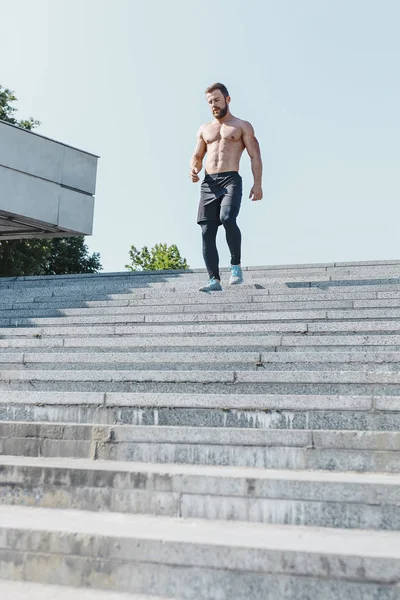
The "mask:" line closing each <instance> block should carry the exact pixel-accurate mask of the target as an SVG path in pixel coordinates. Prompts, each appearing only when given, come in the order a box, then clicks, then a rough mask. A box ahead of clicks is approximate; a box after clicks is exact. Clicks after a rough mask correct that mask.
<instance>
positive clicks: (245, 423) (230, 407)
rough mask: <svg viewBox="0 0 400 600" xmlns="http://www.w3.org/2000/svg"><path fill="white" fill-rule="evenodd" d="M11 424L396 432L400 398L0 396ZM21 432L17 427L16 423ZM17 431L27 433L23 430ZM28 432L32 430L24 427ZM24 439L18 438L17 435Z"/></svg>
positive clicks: (1, 413)
mask: <svg viewBox="0 0 400 600" xmlns="http://www.w3.org/2000/svg"><path fill="white" fill-rule="evenodd" d="M0 419H1V420H2V421H5V422H7V423H9V425H7V426H6V425H5V429H4V432H5V433H4V437H5V438H7V436H8V432H10V431H11V432H12V435H14V433H13V432H14V431H16V430H14V429H13V428H12V427H11V423H14V422H19V421H22V420H24V421H26V422H27V423H32V422H59V423H81V424H91V423H99V424H104V425H106V424H109V425H124V424H127V425H146V426H152V425H154V426H181V427H221V428H226V427H228V428H232V427H233V428H238V427H239V428H242V429H243V428H256V429H302V430H303V429H311V430H321V429H326V430H360V431H399V430H400V398H399V397H398V396H381V397H375V396H351V395H348V396H337V395H325V396H324V395H299V394H296V395H278V394H274V395H267V394H263V395H257V394H247V395H246V394H220V395H218V394H206V393H201V394H168V393H161V394H151V393H136V394H135V393H131V394H129V393H125V394H124V393H122V394H120V393H115V392H111V393H96V392H81V393H79V392H75V393H74V392H70V391H66V392H46V391H43V392H32V391H25V392H0ZM17 427H19V428H20V429H21V427H22V426H21V425H17ZM21 431H22V432H23V431H25V430H24V428H23V427H22V429H21ZM28 431H30V429H29V428H28ZM21 436H22V437H23V435H22V434H21V435H20V434H18V435H17V437H21Z"/></svg>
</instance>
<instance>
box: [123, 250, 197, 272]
mask: <svg viewBox="0 0 400 600" xmlns="http://www.w3.org/2000/svg"><path fill="white" fill-rule="evenodd" d="M129 256H130V259H131V264H130V265H125V268H126V269H129V270H130V271H172V270H175V269H182V270H183V269H188V268H189V265H188V264H187V262H186V258H182V257H181V255H180V252H179V250H178V248H177V246H176V245H175V244H173V245H172V246H168V245H167V244H156V245H155V246H154V247H153V248H151V249H150V250H149V249H148V247H147V246H143V248H142V249H141V250H138V249H137V248H136V247H135V246H132V247H131V249H130V252H129Z"/></svg>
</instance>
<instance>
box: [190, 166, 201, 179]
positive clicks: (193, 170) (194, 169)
mask: <svg viewBox="0 0 400 600" xmlns="http://www.w3.org/2000/svg"><path fill="white" fill-rule="evenodd" d="M198 172H199V170H198V169H196V167H193V168H192V170H191V171H190V178H191V180H192V181H193V183H197V182H198V181H200V177H199V176H198V174H197V173H198Z"/></svg>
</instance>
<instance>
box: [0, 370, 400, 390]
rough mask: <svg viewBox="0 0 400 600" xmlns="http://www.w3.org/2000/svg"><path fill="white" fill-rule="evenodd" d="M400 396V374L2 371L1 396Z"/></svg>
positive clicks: (383, 372) (350, 372) (354, 371)
mask: <svg viewBox="0 0 400 600" xmlns="http://www.w3.org/2000/svg"><path fill="white" fill-rule="evenodd" d="M32 389H33V390H37V391H46V390H48V391H55V390H58V391H63V390H64V391H80V392H84V391H88V392H89V391H93V392H96V391H97V392H112V391H115V392H143V391H147V392H161V393H166V392H170V393H175V392H182V393H188V392H191V393H197V392H199V393H210V392H212V393H223V394H226V393H232V394H243V393H246V394H249V393H250V394H251V393H256V394H262V393H268V394H275V393H278V394H343V395H348V394H350V395H354V394H355V395H360V394H361V395H364V394H368V395H370V394H372V395H382V394H386V395H391V396H393V395H400V373H399V372H398V371H388V370H384V371H375V370H369V369H368V370H363V371H361V370H358V371H356V370H346V371H345V370H343V371H334V370H329V371H327V370H325V371H324V370H266V369H263V370H247V371H246V370H245V371H236V370H223V369H221V370H218V371H215V370H211V371H208V370H206V369H202V370H190V369H187V370H168V369H164V370H146V369H138V370H131V369H120V370H117V369H107V370H106V369H102V370H96V369H86V370H85V369H65V370H61V369H47V370H42V369H22V370H18V369H11V370H6V369H1V370H0V390H3V391H7V390H10V391H11V390H26V391H30V390H32Z"/></svg>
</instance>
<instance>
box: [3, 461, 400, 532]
mask: <svg viewBox="0 0 400 600" xmlns="http://www.w3.org/2000/svg"><path fill="white" fill-rule="evenodd" d="M0 464H1V470H0V484H1V489H2V496H1V503H2V504H3V505H4V504H10V505H19V506H20V505H24V506H37V507H41V508H59V509H60V508H66V509H74V510H89V511H94V510H101V511H106V512H120V513H132V514H153V515H160V516H170V517H183V518H191V519H193V518H195V519H199V518H200V519H211V520H213V519H214V520H219V521H221V520H229V521H232V520H233V521H249V522H258V523H270V524H275V525H301V526H318V527H340V528H346V529H356V528H357V529H360V528H361V529H375V530H376V529H381V530H392V531H397V530H400V475H398V474H392V475H387V474H386V475H383V474H357V473H331V472H325V471H284V470H281V471H280V470H265V469H254V468H253V469H251V468H247V469H246V468H237V467H236V468H235V467H200V466H193V465H168V464H167V465H161V464H158V465H157V464H151V463H149V464H147V463H127V462H118V461H114V462H112V461H93V460H85V459H60V458H58V459H54V458H51V459H49V458H24V457H14V456H2V457H1V459H0Z"/></svg>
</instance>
